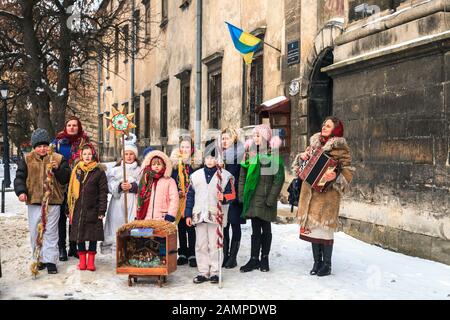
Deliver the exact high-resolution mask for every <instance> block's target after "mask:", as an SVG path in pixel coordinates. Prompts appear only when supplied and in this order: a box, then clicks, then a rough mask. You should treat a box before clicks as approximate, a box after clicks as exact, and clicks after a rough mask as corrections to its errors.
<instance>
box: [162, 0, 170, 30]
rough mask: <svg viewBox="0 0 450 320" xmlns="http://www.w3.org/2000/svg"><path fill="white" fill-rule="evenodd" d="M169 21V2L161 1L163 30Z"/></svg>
mask: <svg viewBox="0 0 450 320" xmlns="http://www.w3.org/2000/svg"><path fill="white" fill-rule="evenodd" d="M168 19H169V1H168V0H161V28H162V27H164V26H165V25H166V24H167V21H168Z"/></svg>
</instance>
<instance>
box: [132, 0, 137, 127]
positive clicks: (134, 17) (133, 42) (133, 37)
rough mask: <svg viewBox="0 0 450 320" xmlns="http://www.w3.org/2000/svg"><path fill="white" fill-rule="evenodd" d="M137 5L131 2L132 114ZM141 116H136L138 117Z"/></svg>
mask: <svg viewBox="0 0 450 320" xmlns="http://www.w3.org/2000/svg"><path fill="white" fill-rule="evenodd" d="M135 9H136V3H135V0H133V1H132V2H131V23H132V25H131V72H130V75H131V81H130V82H131V98H130V113H134V55H135V52H136V36H137V35H136V21H135V19H136V15H135V12H134V11H135ZM138 116H139V115H135V117H138ZM135 130H136V129H133V130H132V132H133V133H136V131H135Z"/></svg>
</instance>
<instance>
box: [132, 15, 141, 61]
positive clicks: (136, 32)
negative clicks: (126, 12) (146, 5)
mask: <svg viewBox="0 0 450 320" xmlns="http://www.w3.org/2000/svg"><path fill="white" fill-rule="evenodd" d="M139 19H141V11H140V10H136V11H135V12H134V48H135V53H138V52H139V31H140V30H139V28H140V21H139Z"/></svg>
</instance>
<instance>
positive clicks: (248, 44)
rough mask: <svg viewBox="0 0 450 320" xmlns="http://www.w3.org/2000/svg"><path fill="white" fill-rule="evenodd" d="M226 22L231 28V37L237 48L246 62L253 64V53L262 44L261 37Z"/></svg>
mask: <svg viewBox="0 0 450 320" xmlns="http://www.w3.org/2000/svg"><path fill="white" fill-rule="evenodd" d="M225 23H226V24H227V25H228V29H229V30H230V34H231V38H232V39H233V43H234V46H235V48H236V49H237V50H238V51H239V52H240V53H242V55H243V56H244V60H245V63H247V64H251V63H252V60H253V54H254V53H255V52H256V50H258V49H259V47H260V46H261V43H262V41H261V39H259V38H257V37H255V36H254V35H252V34H250V33H248V32H244V31H242V30H241V29H239V28H238V27H235V26H233V25H232V24H229V23H228V22H225Z"/></svg>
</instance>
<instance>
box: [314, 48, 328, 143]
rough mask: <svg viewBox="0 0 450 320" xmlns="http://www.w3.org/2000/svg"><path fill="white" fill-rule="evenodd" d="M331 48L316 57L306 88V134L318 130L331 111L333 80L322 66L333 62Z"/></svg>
mask: <svg viewBox="0 0 450 320" xmlns="http://www.w3.org/2000/svg"><path fill="white" fill-rule="evenodd" d="M333 60H334V57H333V48H331V47H328V48H325V49H324V50H323V51H322V52H321V53H320V54H319V55H318V57H317V59H316V61H315V64H314V67H313V70H312V72H311V78H310V80H309V88H308V136H311V135H313V134H315V133H316V132H319V131H320V130H321V128H322V123H323V121H324V120H325V118H326V117H328V116H330V115H332V112H333V109H332V108H333V81H332V79H331V78H330V77H329V76H328V74H326V73H324V72H322V71H321V69H322V68H324V67H327V66H329V65H331V64H333Z"/></svg>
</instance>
